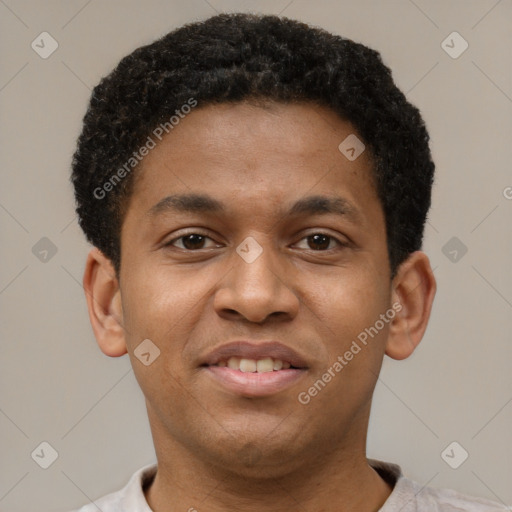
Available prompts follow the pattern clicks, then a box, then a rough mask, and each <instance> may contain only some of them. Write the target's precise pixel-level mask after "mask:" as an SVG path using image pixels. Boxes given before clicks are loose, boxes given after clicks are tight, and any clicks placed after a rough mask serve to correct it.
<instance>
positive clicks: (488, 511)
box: [390, 477, 512, 512]
mask: <svg viewBox="0 0 512 512" xmlns="http://www.w3.org/2000/svg"><path fill="white" fill-rule="evenodd" d="M396 491H397V492H398V493H399V494H400V495H401V498H402V503H403V505H402V506H403V507H404V508H403V512H406V511H407V512H409V511H411V512H423V511H427V510H428V511H429V512H461V511H464V512H510V511H511V510H512V508H509V507H507V506H506V505H503V504H501V503H497V502H495V501H490V500H487V499H484V498H477V497H473V496H468V495H466V494H462V493H460V492H458V491H455V490H453V489H436V488H434V487H424V486H421V485H420V484H419V483H417V482H414V481H412V480H409V479H408V478H405V477H402V478H400V479H399V480H398V482H397V484H396ZM390 512H391V509H390Z"/></svg>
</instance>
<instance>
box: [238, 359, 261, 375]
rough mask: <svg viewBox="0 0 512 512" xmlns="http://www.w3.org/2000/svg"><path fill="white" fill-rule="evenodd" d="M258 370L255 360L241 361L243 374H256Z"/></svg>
mask: <svg viewBox="0 0 512 512" xmlns="http://www.w3.org/2000/svg"><path fill="white" fill-rule="evenodd" d="M256 369H257V363H256V361H255V360H254V359H240V371H241V372H246V373H248V372H251V373H252V372H255V371H256Z"/></svg>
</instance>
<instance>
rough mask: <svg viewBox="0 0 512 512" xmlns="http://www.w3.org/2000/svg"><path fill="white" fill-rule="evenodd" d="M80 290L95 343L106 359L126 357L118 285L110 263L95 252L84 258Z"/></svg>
mask: <svg viewBox="0 0 512 512" xmlns="http://www.w3.org/2000/svg"><path fill="white" fill-rule="evenodd" d="M83 286H84V290H85V296H86V300H87V308H88V310H89V319H90V321H91V325H92V329H93V331H94V335H95V336H96V341H97V342H98V345H99V347H100V349H101V350H102V352H103V353H104V354H106V355H107V356H111V357H119V356H122V355H124V354H126V353H127V349H126V341H125V332H124V328H123V311H122V304H121V292H120V289H119V282H118V280H117V277H116V275H115V271H114V267H113V266H112V263H111V261H110V260H109V259H108V258H107V257H106V256H105V255H104V254H103V253H102V252H101V251H100V250H99V249H97V248H94V249H92V250H91V251H90V252H89V255H88V257H87V262H86V264H85V271H84V277H83Z"/></svg>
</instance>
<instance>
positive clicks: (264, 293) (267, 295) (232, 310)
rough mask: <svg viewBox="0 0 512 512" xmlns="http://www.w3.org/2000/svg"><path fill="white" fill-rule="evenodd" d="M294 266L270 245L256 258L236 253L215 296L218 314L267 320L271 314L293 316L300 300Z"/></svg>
mask: <svg viewBox="0 0 512 512" xmlns="http://www.w3.org/2000/svg"><path fill="white" fill-rule="evenodd" d="M293 274H294V269H293V267H289V268H287V266H286V262H285V261H279V255H276V254H273V253H272V250H271V249H270V248H268V247H267V248H263V252H262V253H261V254H260V255H259V256H258V257H257V258H256V259H255V260H254V261H252V262H250V263H249V262H248V261H245V260H244V259H243V258H242V257H240V256H239V255H238V254H237V253H234V254H233V267H232V269H231V270H230V271H229V272H228V273H227V274H226V275H225V277H224V279H223V280H222V281H221V283H220V284H219V287H218V289H217V292H216V294H215V298H214V308H215V311H216V312H217V314H218V315H219V316H221V317H223V318H225V319H231V320H232V319H240V318H243V319H245V320H247V321H250V322H254V323H263V322H265V321H266V320H267V319H269V318H270V317H280V318H282V319H283V320H291V319H293V318H294V317H295V316H296V315H297V313H298V311H299V305H300V301H299V299H298V297H297V295H296V294H295V293H294V292H293V291H292V289H291V288H290V285H292V283H293Z"/></svg>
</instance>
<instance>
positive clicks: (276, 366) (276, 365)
mask: <svg viewBox="0 0 512 512" xmlns="http://www.w3.org/2000/svg"><path fill="white" fill-rule="evenodd" d="M282 367H283V361H281V359H276V360H275V361H274V368H273V369H274V370H280V369H281V368H282Z"/></svg>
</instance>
